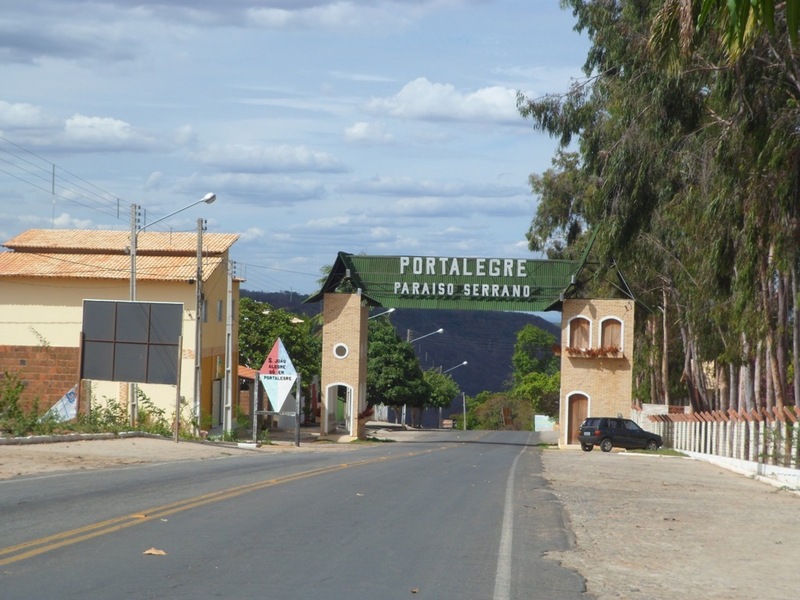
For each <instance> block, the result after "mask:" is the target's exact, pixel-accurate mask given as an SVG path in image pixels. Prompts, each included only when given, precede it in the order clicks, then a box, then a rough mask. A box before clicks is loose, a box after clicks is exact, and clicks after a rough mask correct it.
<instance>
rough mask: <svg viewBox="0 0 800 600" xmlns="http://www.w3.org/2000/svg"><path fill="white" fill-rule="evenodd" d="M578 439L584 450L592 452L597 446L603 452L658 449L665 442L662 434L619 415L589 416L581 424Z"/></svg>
mask: <svg viewBox="0 0 800 600" xmlns="http://www.w3.org/2000/svg"><path fill="white" fill-rule="evenodd" d="M578 440H579V441H580V443H581V448H582V449H583V451H584V452H591V451H592V448H594V447H595V446H600V449H601V450H602V451H603V452H611V449H612V448H626V449H630V448H646V449H647V450H658V449H659V448H660V447H661V445H662V443H663V442H662V440H661V436H660V435H658V434H656V433H652V432H651V431H647V430H646V429H642V428H641V427H639V426H638V425H637V424H636V423H635V422H634V421H631V420H630V419H621V418H619V417H589V418H588V419H586V420H585V421H584V422H583V423H582V424H581V430H580V433H578Z"/></svg>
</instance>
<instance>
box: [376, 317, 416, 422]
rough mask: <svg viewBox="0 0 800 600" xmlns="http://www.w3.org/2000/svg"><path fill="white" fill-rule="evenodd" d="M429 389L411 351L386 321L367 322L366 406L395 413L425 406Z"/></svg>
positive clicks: (409, 346) (386, 319) (410, 346)
mask: <svg viewBox="0 0 800 600" xmlns="http://www.w3.org/2000/svg"><path fill="white" fill-rule="evenodd" d="M430 394H431V389H430V386H429V385H428V383H427V382H426V381H425V378H424V376H423V373H422V369H421V368H420V366H419V360H418V359H417V356H416V354H415V353H414V347H413V346H412V345H411V344H409V343H408V342H404V341H403V340H402V339H401V338H400V336H399V335H398V333H397V330H396V329H395V328H394V326H393V325H392V324H391V323H390V322H389V319H388V318H383V317H382V318H379V319H372V320H370V321H369V345H368V349H367V405H368V406H375V405H376V404H385V405H387V406H391V407H393V408H395V410H397V409H399V408H400V407H401V406H404V405H409V406H412V407H419V408H421V407H422V406H424V405H425V402H426V401H427V399H428V398H429V397H430Z"/></svg>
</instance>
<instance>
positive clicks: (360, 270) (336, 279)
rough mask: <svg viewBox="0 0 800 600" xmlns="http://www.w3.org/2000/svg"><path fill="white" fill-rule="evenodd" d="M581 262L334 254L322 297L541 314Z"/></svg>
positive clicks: (564, 288)
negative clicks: (351, 295)
mask: <svg viewBox="0 0 800 600" xmlns="http://www.w3.org/2000/svg"><path fill="white" fill-rule="evenodd" d="M582 265H583V262H582V261H558V260H533V259H524V258H451V257H441V256H363V255H355V254H345V253H343V252H340V253H339V256H338V258H337V260H336V263H335V264H334V267H333V269H332V271H331V273H330V275H329V276H328V279H327V280H326V282H325V285H324V286H323V289H322V290H321V291H320V292H319V293H318V294H316V295H314V296H312V297H311V298H309V299H308V301H309V302H314V301H318V300H321V299H322V295H324V294H325V293H330V292H335V291H350V292H356V291H357V290H360V291H361V293H362V294H363V295H364V296H365V298H366V300H367V301H368V302H370V303H371V304H374V305H379V306H385V307H388V308H392V307H394V308H449V309H464V310H508V311H530V312H537V311H544V310H547V309H552V308H553V305H554V304H558V303H559V302H560V300H561V299H563V295H564V294H565V293H567V291H568V288H569V287H570V286H571V285H572V284H573V283H574V281H575V279H576V278H577V275H578V273H579V271H580V269H581V266H582Z"/></svg>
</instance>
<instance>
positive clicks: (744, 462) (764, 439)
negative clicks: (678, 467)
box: [632, 405, 800, 488]
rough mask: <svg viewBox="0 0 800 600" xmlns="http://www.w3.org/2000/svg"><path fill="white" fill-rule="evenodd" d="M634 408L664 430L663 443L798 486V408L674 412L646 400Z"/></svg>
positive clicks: (644, 422)
mask: <svg viewBox="0 0 800 600" xmlns="http://www.w3.org/2000/svg"><path fill="white" fill-rule="evenodd" d="M659 409H660V410H659ZM632 412H633V417H634V420H636V421H637V422H638V423H639V424H640V425H641V426H642V427H643V428H645V429H647V430H649V431H652V432H654V433H658V434H659V435H661V437H662V438H663V440H664V446H665V447H668V448H674V449H675V450H678V451H681V452H685V453H686V454H688V455H690V456H695V457H698V458H703V459H704V460H708V461H709V462H715V463H717V464H720V465H722V466H725V467H728V468H731V469H733V470H735V471H739V472H743V473H746V474H755V475H762V476H765V477H770V478H773V479H776V480H777V481H779V482H781V483H784V484H786V485H787V486H789V487H794V488H800V423H798V417H800V413H799V412H798V411H797V409H794V408H790V407H786V408H784V410H783V411H776V410H767V409H761V410H753V411H750V412H747V411H735V410H729V411H727V412H722V411H712V412H703V413H682V414H674V413H669V412H667V407H658V406H657V405H648V406H647V407H646V409H645V410H641V409H635V410H633V411H632Z"/></svg>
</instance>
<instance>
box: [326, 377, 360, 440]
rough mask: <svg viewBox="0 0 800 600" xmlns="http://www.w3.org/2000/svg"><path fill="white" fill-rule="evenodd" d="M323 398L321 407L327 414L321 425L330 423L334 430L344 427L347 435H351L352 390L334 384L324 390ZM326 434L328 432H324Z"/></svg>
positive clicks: (348, 387)
mask: <svg viewBox="0 0 800 600" xmlns="http://www.w3.org/2000/svg"><path fill="white" fill-rule="evenodd" d="M325 396H326V401H325V402H324V403H323V406H324V407H325V408H326V410H327V411H328V412H327V415H325V417H324V418H323V419H322V423H325V424H327V423H330V424H331V425H333V427H334V428H338V427H345V428H346V429H347V433H348V434H349V435H352V432H351V431H350V429H351V427H350V415H351V414H352V411H353V388H352V387H351V386H349V385H347V384H344V383H334V384H331V385H329V386H328V388H327V389H326V390H325ZM326 433H329V431H327V430H326ZM331 433H332V432H331Z"/></svg>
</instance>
